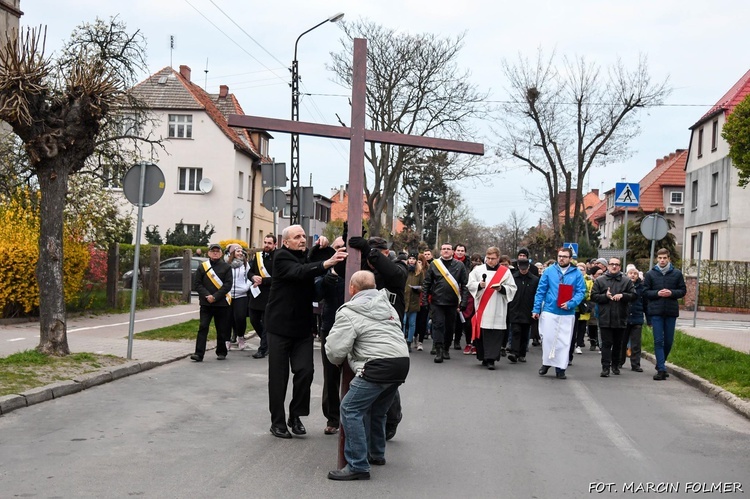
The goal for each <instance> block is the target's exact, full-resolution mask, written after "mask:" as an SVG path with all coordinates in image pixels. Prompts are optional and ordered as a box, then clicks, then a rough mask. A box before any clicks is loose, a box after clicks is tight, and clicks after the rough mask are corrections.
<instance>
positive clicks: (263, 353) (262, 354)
mask: <svg viewBox="0 0 750 499" xmlns="http://www.w3.org/2000/svg"><path fill="white" fill-rule="evenodd" d="M265 356H266V353H265V352H261V351H260V350H258V351H257V352H255V353H254V354H253V358H254V359H262V358H263V357H265Z"/></svg>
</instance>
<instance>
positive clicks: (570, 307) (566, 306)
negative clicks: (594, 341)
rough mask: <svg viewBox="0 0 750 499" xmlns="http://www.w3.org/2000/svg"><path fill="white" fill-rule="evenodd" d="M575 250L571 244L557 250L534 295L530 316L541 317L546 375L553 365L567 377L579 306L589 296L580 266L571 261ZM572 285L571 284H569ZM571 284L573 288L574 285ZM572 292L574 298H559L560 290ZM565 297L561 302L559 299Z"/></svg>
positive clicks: (541, 369)
mask: <svg viewBox="0 0 750 499" xmlns="http://www.w3.org/2000/svg"><path fill="white" fill-rule="evenodd" d="M572 257H573V251H572V250H571V249H570V248H560V249H558V250H557V263H555V264H554V265H551V266H549V267H548V268H547V270H545V271H544V273H543V274H542V277H541V278H540V279H539V286H538V287H537V290H536V295H535V296H534V309H533V311H532V314H531V316H532V317H533V318H534V319H539V335H540V336H541V337H542V367H541V368H540V369H539V374H540V375H541V376H544V375H545V374H547V371H549V368H550V367H552V366H554V368H555V372H556V374H557V377H558V378H559V379H565V377H566V376H565V369H567V367H568V350H570V342H571V341H572V339H573V332H574V327H575V321H576V315H575V314H576V307H577V306H578V305H580V303H581V302H582V301H583V299H584V297H585V296H586V283H585V282H584V281H583V274H581V273H580V272H579V271H578V268H577V267H576V266H574V265H571V264H570V260H571V259H572ZM568 286H570V287H568ZM571 288H572V289H571ZM561 292H563V293H568V292H570V295H571V298H569V299H568V300H567V301H562V300H560V297H561V295H560V293H561ZM559 301H562V303H558V302H559Z"/></svg>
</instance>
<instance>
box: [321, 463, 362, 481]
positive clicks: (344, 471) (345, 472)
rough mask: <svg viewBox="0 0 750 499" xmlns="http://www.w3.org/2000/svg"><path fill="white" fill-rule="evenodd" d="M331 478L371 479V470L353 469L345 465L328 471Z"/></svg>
mask: <svg viewBox="0 0 750 499" xmlns="http://www.w3.org/2000/svg"><path fill="white" fill-rule="evenodd" d="M328 479H329V480H369V479H370V472H369V471H352V470H350V469H349V466H348V465H347V466H344V467H343V468H341V469H340V470H333V471H329V472H328Z"/></svg>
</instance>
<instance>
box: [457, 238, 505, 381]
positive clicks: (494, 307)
mask: <svg viewBox="0 0 750 499" xmlns="http://www.w3.org/2000/svg"><path fill="white" fill-rule="evenodd" d="M509 264H510V258H508V257H507V256H503V257H501V256H500V250H499V249H498V248H496V247H494V246H491V247H490V248H487V253H486V255H485V257H484V264H483V265H477V266H476V267H474V269H473V270H472V271H471V274H470V275H469V284H468V288H469V292H470V293H471V294H472V296H474V304H475V307H476V310H477V311H476V313H475V314H474V317H473V318H472V328H471V339H472V341H473V342H474V346H476V348H477V360H481V361H482V365H483V366H485V367H486V368H487V369H489V370H491V371H493V370H494V369H495V362H497V361H498V360H500V353H501V350H502V348H504V347H505V343H504V341H503V339H504V337H505V332H506V331H507V330H508V302H510V301H512V300H513V297H514V296H515V294H516V289H517V287H516V283H515V281H514V280H513V276H512V274H511V272H510V269H509V268H508V266H509Z"/></svg>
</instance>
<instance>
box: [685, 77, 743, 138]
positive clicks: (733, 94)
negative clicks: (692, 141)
mask: <svg viewBox="0 0 750 499" xmlns="http://www.w3.org/2000/svg"><path fill="white" fill-rule="evenodd" d="M748 94H750V70H748V71H747V73H745V74H744V75H743V76H742V78H740V79H739V81H737V83H735V84H734V86H733V87H732V88H730V89H729V91H728V92H727V93H725V94H724V96H723V97H722V98H721V99H719V101H718V102H717V103H716V104H714V106H713V107H712V108H711V109H709V110H708V112H707V113H706V114H704V115H703V116H702V117H701V119H699V120H698V121H696V122H695V124H694V125H693V126H691V127H690V128H691V129H693V128H695V127H697V126H698V125H700V124H701V123H703V122H704V121H706V119H708V118H710V117H713V116H714V115H716V114H719V113H720V112H721V111H723V112H724V115H725V116H729V115H730V114H732V111H734V108H735V106H737V104H739V103H740V102H742V100H743V99H744V98H745V97H746V96H747V95H748Z"/></svg>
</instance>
